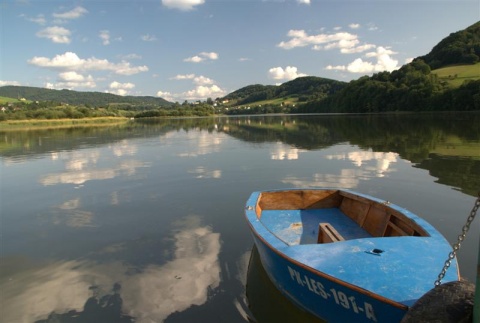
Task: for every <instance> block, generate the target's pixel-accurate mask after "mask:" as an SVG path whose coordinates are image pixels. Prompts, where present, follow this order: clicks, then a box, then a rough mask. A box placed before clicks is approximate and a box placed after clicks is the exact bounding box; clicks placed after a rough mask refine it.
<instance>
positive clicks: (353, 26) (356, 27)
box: [348, 24, 360, 29]
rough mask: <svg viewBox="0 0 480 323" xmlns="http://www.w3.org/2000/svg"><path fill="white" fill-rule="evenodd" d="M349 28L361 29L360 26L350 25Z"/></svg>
mask: <svg viewBox="0 0 480 323" xmlns="http://www.w3.org/2000/svg"><path fill="white" fill-rule="evenodd" d="M348 27H350V28H352V29H358V28H360V24H350V25H348Z"/></svg>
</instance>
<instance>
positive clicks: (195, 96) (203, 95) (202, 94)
mask: <svg viewBox="0 0 480 323" xmlns="http://www.w3.org/2000/svg"><path fill="white" fill-rule="evenodd" d="M224 95H225V91H224V90H222V89H221V88H219V87H218V86H217V85H211V86H203V85H199V86H197V87H196V88H195V89H193V90H191V91H188V92H185V93H184V94H183V96H184V97H185V98H186V99H187V100H204V99H207V98H212V97H221V96H224Z"/></svg>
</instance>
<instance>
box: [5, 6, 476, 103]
mask: <svg viewBox="0 0 480 323" xmlns="http://www.w3.org/2000/svg"><path fill="white" fill-rule="evenodd" d="M479 20H480V1H479V0H101V1H93V0H76V1H68V0H67V1H65V0H62V1H54V0H49V1H47V0H40V1H37V0H0V86H4V85H22V86H34V87H43V88H50V89H70V90H76V91H96V92H108V93H114V94H119V95H135V96H158V97H162V98H164V99H166V100H169V101H172V102H180V103H181V102H184V101H185V100H187V101H194V100H206V99H207V98H212V99H215V98H219V97H223V96H225V95H227V94H228V93H231V92H233V91H235V90H238V89H240V88H242V87H244V86H247V85H252V84H263V85H278V84H282V83H284V82H287V81H290V80H293V79H295V78H297V77H300V76H307V75H308V76H318V77H323V78H329V79H334V80H339V81H346V82H348V81H351V80H355V79H358V78H360V77H362V76H364V75H372V74H374V73H377V72H380V71H393V70H395V69H398V68H400V67H401V66H402V65H404V64H406V63H408V62H410V61H411V60H412V59H413V58H415V57H418V56H422V55H425V54H427V53H428V52H430V50H431V49H432V48H433V46H435V45H436V44H437V43H438V42H440V41H441V40H442V39H443V38H445V37H447V36H448V35H449V34H450V33H452V32H456V31H458V30H462V29H464V28H466V27H468V26H470V25H472V24H474V23H475V22H477V21H479Z"/></svg>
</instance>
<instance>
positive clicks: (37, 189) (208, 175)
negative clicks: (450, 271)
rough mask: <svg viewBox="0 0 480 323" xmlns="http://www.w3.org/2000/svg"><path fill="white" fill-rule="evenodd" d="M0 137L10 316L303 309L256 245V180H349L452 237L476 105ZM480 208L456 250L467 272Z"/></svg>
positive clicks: (471, 163) (473, 160)
mask: <svg viewBox="0 0 480 323" xmlns="http://www.w3.org/2000/svg"><path fill="white" fill-rule="evenodd" d="M0 139H1V140H0V160H1V164H0V176H1V187H0V189H1V191H0V193H1V195H0V198H1V200H0V203H1V204H0V205H1V209H0V212H1V250H0V251H1V254H0V256H1V261H0V269H1V271H0V290H1V291H2V293H1V294H0V302H1V304H2V312H3V314H2V322H5V323H10V322H93V321H103V322H246V321H248V320H251V321H255V320H256V321H258V322H268V321H279V320H281V319H287V318H288V320H290V321H295V320H302V321H310V320H313V319H312V318H311V317H309V316H308V315H305V314H304V313H302V312H300V311H298V310H297V309H296V308H294V307H293V306H290V304H289V303H288V302H285V300H284V299H283V297H282V296H281V295H279V294H278V293H277V292H276V290H275V289H274V288H272V286H271V285H269V281H268V279H266V278H265V274H264V272H263V271H262V268H261V266H259V264H258V259H257V260H256V258H255V257H251V254H252V247H253V240H252V238H251V236H250V232H249V230H248V227H247V224H246V221H245V220H244V214H243V209H244V203H245V201H246V199H247V197H248V196H249V195H250V193H251V192H252V191H257V190H265V189H278V188H292V187H324V186H328V187H336V188H348V189H352V190H356V191H360V192H362V193H366V194H370V195H374V196H376V197H379V198H383V199H387V200H389V201H391V202H393V203H395V204H398V205H400V206H403V207H405V208H407V209H409V210H410V211H412V212H414V213H416V214H418V215H419V216H421V217H423V218H425V219H426V220H427V221H429V222H430V223H431V224H433V225H434V226H435V227H436V228H437V229H439V230H440V231H441V232H442V233H443V234H444V235H445V236H446V238H447V239H448V240H449V241H450V242H452V243H453V242H455V239H456V237H457V235H458V234H459V233H460V232H461V228H462V226H463V224H464V222H465V219H466V218H467V216H468V214H469V212H470V210H471V209H472V206H473V203H474V201H475V197H476V194H477V192H478V191H479V190H480V115H479V114H455V115H453V114H448V115H440V116H436V117H434V116H431V115H401V116H275V117H273V116H268V117H265V116H263V117H262V116H259V117H239V118H211V119H183V120H162V121H155V122H153V121H152V122H148V123H140V122H138V121H136V122H132V123H129V124H127V125H124V126H115V127H101V128H74V129H68V130H42V131H24V132H0ZM478 223H479V220H478V219H477V220H475V223H474V225H473V226H472V227H471V229H470V232H469V234H468V236H467V240H466V241H465V242H464V243H463V244H462V249H461V251H460V253H459V262H460V269H461V273H462V275H463V276H464V277H466V278H467V279H469V280H471V281H474V279H475V271H476V263H477V254H478V243H479V224H478ZM254 256H255V253H254ZM447 256H448V255H445V258H447ZM250 259H252V260H251V261H250ZM249 262H251V263H252V265H251V266H250V268H249V266H248V265H249ZM438 270H439V272H440V270H441V268H439V269H438ZM247 274H248V275H247ZM247 283H248V284H247ZM432 286H433V281H432Z"/></svg>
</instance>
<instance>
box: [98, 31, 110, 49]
mask: <svg viewBox="0 0 480 323" xmlns="http://www.w3.org/2000/svg"><path fill="white" fill-rule="evenodd" d="M98 37H100V39H101V40H102V44H104V45H109V44H110V32H109V31H108V30H102V31H100V34H99V35H98Z"/></svg>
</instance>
